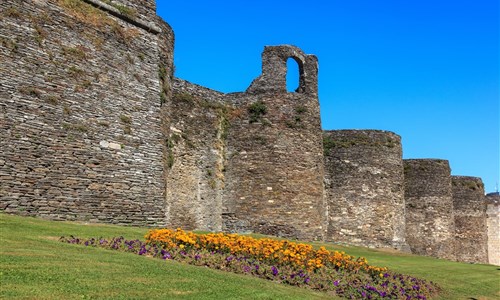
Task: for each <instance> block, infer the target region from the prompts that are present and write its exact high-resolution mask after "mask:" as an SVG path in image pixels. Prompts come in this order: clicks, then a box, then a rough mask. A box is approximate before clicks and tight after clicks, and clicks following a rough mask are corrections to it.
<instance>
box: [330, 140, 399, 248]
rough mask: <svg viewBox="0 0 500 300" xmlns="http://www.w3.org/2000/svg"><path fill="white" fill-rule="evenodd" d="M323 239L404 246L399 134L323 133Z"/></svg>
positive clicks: (369, 244)
mask: <svg viewBox="0 0 500 300" xmlns="http://www.w3.org/2000/svg"><path fill="white" fill-rule="evenodd" d="M323 144H324V147H325V155H324V159H325V168H326V177H325V178H326V193H327V199H328V214H329V218H328V231H327V240H330V241H336V242H344V243H349V244H356V245H360V246H369V247H390V248H397V249H403V248H406V247H407V245H406V242H405V219H404V214H402V213H401V212H404V210H405V207H404V182H403V177H404V176H403V158H402V149H401V138H400V137H399V136H398V135H396V134H394V133H392V132H387V131H377V130H334V131H325V132H324V136H323Z"/></svg>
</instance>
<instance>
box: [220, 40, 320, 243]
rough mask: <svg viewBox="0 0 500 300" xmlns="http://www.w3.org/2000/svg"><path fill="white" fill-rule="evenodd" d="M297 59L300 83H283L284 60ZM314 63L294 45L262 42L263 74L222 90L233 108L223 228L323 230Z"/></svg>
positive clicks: (315, 235) (303, 234) (302, 233)
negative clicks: (240, 87)
mask: <svg viewBox="0 0 500 300" xmlns="http://www.w3.org/2000/svg"><path fill="white" fill-rule="evenodd" d="M288 58H293V59H294V60H295V61H296V62H297V63H298V65H299V73H300V74H299V77H300V79H299V82H300V83H299V87H298V89H297V91H296V92H294V93H288V92H287V90H286V73H287V67H286V63H287V59H288ZM317 76H318V63H317V59H316V57H315V56H314V55H306V54H304V53H303V52H302V51H301V50H300V49H298V48H297V47H293V46H273V47H266V48H265V49H264V52H263V53H262V74H261V75H260V76H259V77H258V78H257V79H255V80H254V81H253V83H252V84H251V86H250V87H249V88H248V89H247V91H246V92H245V93H235V94H230V95H228V96H227V97H228V98H229V100H230V101H231V102H232V103H234V105H235V106H237V107H238V109H239V116H238V117H236V118H234V119H233V121H232V122H231V127H230V130H229V136H228V150H227V155H228V165H227V170H226V176H227V178H230V179H229V180H228V182H227V185H226V189H225V191H224V203H223V209H224V211H223V222H224V228H225V229H226V230H229V231H253V232H260V233H265V234H274V235H280V236H287V237H295V238H302V239H321V238H322V237H323V232H324V230H325V228H324V225H325V224H324V222H325V217H326V211H325V209H324V203H323V174H324V171H323V148H322V143H321V122H320V118H319V102H318V77H317Z"/></svg>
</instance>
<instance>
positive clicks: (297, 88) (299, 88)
mask: <svg viewBox="0 0 500 300" xmlns="http://www.w3.org/2000/svg"><path fill="white" fill-rule="evenodd" d="M290 62H292V65H293V63H296V64H297V69H298V70H297V71H298V74H296V75H297V76H295V74H291V72H294V71H296V70H295V69H292V70H290ZM286 68H287V70H286V86H287V92H292V93H293V92H295V93H302V92H303V91H304V90H305V88H304V85H305V81H304V64H303V63H302V61H301V60H300V59H299V58H297V57H295V56H289V57H287V59H286ZM290 79H293V85H291V84H292V83H291V82H290Z"/></svg>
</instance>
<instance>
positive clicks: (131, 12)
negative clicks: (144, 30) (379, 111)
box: [102, 0, 137, 19]
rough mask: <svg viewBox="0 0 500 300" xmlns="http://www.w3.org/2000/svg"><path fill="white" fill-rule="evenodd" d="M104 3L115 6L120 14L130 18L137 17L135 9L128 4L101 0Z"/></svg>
mask: <svg viewBox="0 0 500 300" xmlns="http://www.w3.org/2000/svg"><path fill="white" fill-rule="evenodd" d="M102 1H103V2H104V3H106V4H108V5H110V6H112V7H114V8H116V9H117V10H118V11H119V12H120V13H121V14H122V15H124V16H127V17H128V18H130V19H135V18H136V17H137V11H136V10H135V9H133V8H130V7H128V6H125V5H122V4H118V3H114V2H111V1H110V0H102Z"/></svg>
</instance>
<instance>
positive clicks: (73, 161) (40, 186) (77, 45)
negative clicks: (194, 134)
mask: <svg viewBox="0 0 500 300" xmlns="http://www.w3.org/2000/svg"><path fill="white" fill-rule="evenodd" d="M94 2H96V1H94ZM97 2H99V1H97ZM150 2H151V3H152V2H153V1H150ZM0 8H1V9H0V11H1V13H0V14H1V15H0V60H1V61H0V65H1V73H2V76H1V77H0V99H1V102H0V126H1V130H0V148H1V149H2V152H1V154H0V183H1V189H0V198H1V201H0V208H1V209H3V210H5V211H7V212H12V213H18V214H24V215H39V216H43V217H47V218H51V219H70V220H88V221H96V222H111V223H118V224H134V225H146V224H147V225H163V224H165V210H164V208H165V182H164V179H163V174H164V158H163V152H164V151H165V149H164V147H165V143H164V140H165V137H164V131H163V130H162V126H161V124H162V113H163V112H164V110H162V108H161V103H160V97H159V91H160V88H161V87H160V79H159V78H158V66H159V65H160V64H161V63H163V64H165V65H172V62H165V61H163V62H162V61H161V59H172V53H173V33H172V32H171V30H170V28H169V27H168V25H166V24H165V23H158V22H159V21H158V20H156V21H155V22H156V23H157V26H156V27H158V28H162V30H163V31H162V33H161V34H157V33H153V32H152V31H148V30H145V29H144V28H141V27H137V26H136V25H134V24H130V23H129V22H127V21H125V20H126V19H127V18H120V17H117V16H115V15H112V14H109V13H108V12H106V11H104V10H101V9H97V8H95V7H94V6H92V5H90V4H87V3H86V2H83V1H78V0H59V1H56V0H52V1H47V0H39V1H14V0H8V1H2V2H1V4H0ZM118 16H119V15H118ZM153 31H154V30H153ZM159 44H161V46H159ZM168 80H169V79H168V78H167V79H165V81H168ZM167 85H168V84H167Z"/></svg>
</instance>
